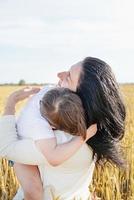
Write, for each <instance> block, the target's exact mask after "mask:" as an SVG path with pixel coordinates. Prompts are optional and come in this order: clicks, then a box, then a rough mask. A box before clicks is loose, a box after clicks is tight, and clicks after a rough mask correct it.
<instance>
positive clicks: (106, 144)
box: [76, 57, 126, 166]
mask: <svg viewBox="0 0 134 200" xmlns="http://www.w3.org/2000/svg"><path fill="white" fill-rule="evenodd" d="M76 92H77V94H78V95H79V96H80V98H81V100H82V102H83V106H84V110H85V117H86V123H87V127H89V126H90V125H91V124H93V123H97V125H98V131H97V133H96V135H95V136H93V137H92V138H91V139H89V140H88V141H87V144H88V145H90V146H91V147H92V149H93V151H94V154H97V161H98V163H99V161H100V160H101V161H112V162H113V163H115V164H116V165H117V166H123V164H124V161H123V159H122V158H121V156H120V155H121V154H120V148H119V145H118V142H119V140H121V139H122V138H123V136H124V130H125V116H126V111H125V106H124V103H123V101H122V98H121V95H120V91H119V86H118V84H117V82H116V80H115V77H114V75H113V73H112V71H111V68H110V66H109V65H108V64H106V63H105V62H104V61H102V60H100V59H97V58H92V57H87V58H85V59H84V60H83V62H82V72H81V75H80V79H79V85H78V88H77V91H76Z"/></svg>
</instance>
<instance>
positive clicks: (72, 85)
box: [57, 62, 82, 92]
mask: <svg viewBox="0 0 134 200" xmlns="http://www.w3.org/2000/svg"><path fill="white" fill-rule="evenodd" d="M81 63H82V62H78V63H76V64H74V65H72V67H71V68H70V70H69V71H64V72H59V73H58V74H57V76H58V78H59V82H58V85H59V86H60V87H64V88H68V89H70V90H72V91H74V92H75V91H76V89H77V86H78V82H79V77H80V74H81V69H82V66H81Z"/></svg>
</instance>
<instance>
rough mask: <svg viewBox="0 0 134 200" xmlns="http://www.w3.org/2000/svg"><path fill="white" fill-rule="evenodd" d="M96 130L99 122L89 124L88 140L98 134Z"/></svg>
mask: <svg viewBox="0 0 134 200" xmlns="http://www.w3.org/2000/svg"><path fill="white" fill-rule="evenodd" d="M96 132H97V124H93V125H91V126H89V128H88V129H87V136H86V141H87V140H88V139H90V138H91V137H93V136H94V135H95V134H96Z"/></svg>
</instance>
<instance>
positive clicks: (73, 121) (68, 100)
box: [40, 88, 86, 139]
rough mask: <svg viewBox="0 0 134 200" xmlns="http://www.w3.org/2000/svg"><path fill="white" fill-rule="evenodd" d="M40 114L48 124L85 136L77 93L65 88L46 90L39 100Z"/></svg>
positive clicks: (80, 104)
mask: <svg viewBox="0 0 134 200" xmlns="http://www.w3.org/2000/svg"><path fill="white" fill-rule="evenodd" d="M40 111H41V115H42V116H43V117H44V118H46V119H47V120H48V122H49V123H50V125H52V126H54V127H55V128H56V129H58V130H63V131H65V132H68V133H70V134H72V135H79V136H82V137H83V138H84V139H85V137H86V123H85V113H84V109H83V106H82V102H81V100H80V98H79V96H78V95H77V94H75V93H74V92H72V91H71V90H69V89H66V88H55V89H52V90H50V91H48V92H47V93H46V94H45V95H44V97H43V98H42V100H41V104H40Z"/></svg>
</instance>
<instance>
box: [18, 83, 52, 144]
mask: <svg viewBox="0 0 134 200" xmlns="http://www.w3.org/2000/svg"><path fill="white" fill-rule="evenodd" d="M52 88H54V86H51V85H49V86H45V87H44V88H43V89H41V90H40V91H39V92H38V93H37V94H36V95H34V96H33V97H31V98H30V99H29V101H28V102H27V104H26V105H25V107H24V108H23V110H22V111H21V113H20V115H19V117H18V119H17V130H18V135H19V136H20V138H31V139H33V140H39V139H46V138H47V139H48V138H53V137H55V134H54V131H53V130H52V128H51V126H50V124H49V123H48V122H47V120H46V119H45V118H43V117H42V116H41V114H40V105H39V102H40V100H41V99H42V97H43V96H44V95H45V93H46V92H47V91H49V90H50V89H52Z"/></svg>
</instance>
